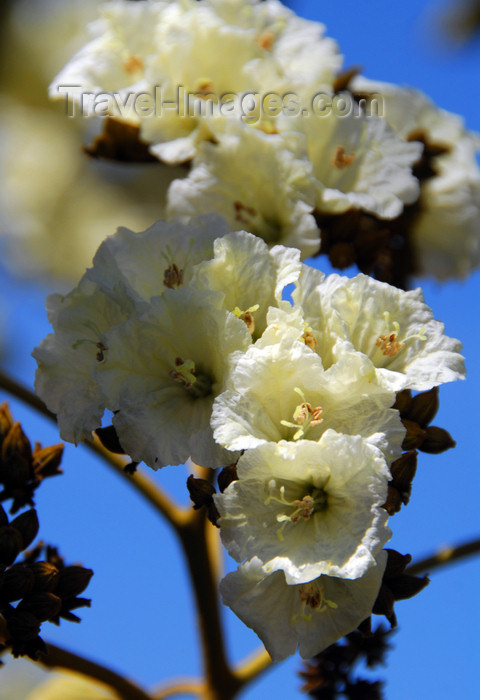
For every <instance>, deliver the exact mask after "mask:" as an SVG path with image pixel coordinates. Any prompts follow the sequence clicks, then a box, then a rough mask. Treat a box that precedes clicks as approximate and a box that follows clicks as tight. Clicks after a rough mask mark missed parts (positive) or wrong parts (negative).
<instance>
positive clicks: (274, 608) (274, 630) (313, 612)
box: [220, 552, 387, 661]
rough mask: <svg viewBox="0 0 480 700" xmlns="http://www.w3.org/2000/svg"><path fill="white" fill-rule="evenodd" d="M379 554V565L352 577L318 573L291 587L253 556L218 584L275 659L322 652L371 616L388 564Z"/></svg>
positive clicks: (235, 611)
mask: <svg viewBox="0 0 480 700" xmlns="http://www.w3.org/2000/svg"><path fill="white" fill-rule="evenodd" d="M386 560H387V557H386V553H385V552H379V554H378V555H377V565H376V566H373V567H371V568H370V569H368V571H367V572H366V573H365V574H364V576H362V577H361V578H357V579H355V580H353V581H351V580H348V579H343V578H335V577H334V576H320V577H319V578H317V579H314V580H313V581H310V582H308V583H302V584H298V585H293V586H289V585H287V584H286V582H285V577H284V575H283V572H281V571H276V572H275V573H273V574H270V575H267V576H266V575H265V572H264V570H263V568H262V563H261V561H260V560H259V559H258V558H256V557H254V558H253V559H251V560H250V561H248V562H247V563H246V564H243V565H242V566H240V567H239V568H238V569H237V571H234V572H232V573H230V574H228V575H227V576H226V577H225V578H224V579H223V581H222V582H221V583H220V591H221V593H222V597H223V602H224V603H225V605H228V606H229V607H230V608H231V609H232V610H233V612H234V613H235V614H236V615H237V616H238V617H239V618H240V619H241V620H242V622H244V623H245V624H246V625H247V626H248V627H250V628H251V629H253V630H254V632H256V633H257V634H258V636H259V637H260V639H261V640H262V642H263V643H264V645H265V647H266V649H267V651H268V653H269V654H270V656H271V657H272V659H273V660H274V661H283V660H284V659H286V658H287V656H290V655H291V654H294V653H295V652H296V650H297V648H298V649H299V652H300V656H301V657H302V658H303V659H310V658H311V657H312V656H315V655H316V654H319V653H320V652H321V651H323V650H324V649H326V647H328V646H330V644H333V643H334V642H336V641H338V640H339V639H341V638H342V637H343V636H344V635H345V634H348V633H349V632H353V630H354V629H356V628H357V627H358V625H359V624H360V623H361V622H363V621H364V620H365V619H366V618H367V617H369V616H370V614H371V612H372V608H373V604H374V603H375V600H376V598H377V595H378V591H379V589H380V585H381V582H382V576H383V572H384V570H385V565H386Z"/></svg>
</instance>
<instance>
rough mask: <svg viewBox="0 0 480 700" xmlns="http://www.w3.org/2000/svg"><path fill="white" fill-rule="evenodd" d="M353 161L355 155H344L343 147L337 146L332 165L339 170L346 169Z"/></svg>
mask: <svg viewBox="0 0 480 700" xmlns="http://www.w3.org/2000/svg"><path fill="white" fill-rule="evenodd" d="M354 160H355V153H350V154H347V153H345V148H344V147H343V146H338V148H337V150H336V151H335V155H334V157H333V165H334V166H335V167H336V168H338V169H339V170H343V169H344V168H348V166H349V165H351V164H352V163H353V161H354Z"/></svg>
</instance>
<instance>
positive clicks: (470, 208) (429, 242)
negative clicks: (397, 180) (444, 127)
mask: <svg viewBox="0 0 480 700" xmlns="http://www.w3.org/2000/svg"><path fill="white" fill-rule="evenodd" d="M478 150H479V142H478V140H474V139H473V138H472V137H470V136H468V135H467V136H464V137H462V138H461V139H459V141H458V142H457V143H456V145H455V148H452V150H451V151H450V153H445V154H444V155H441V156H438V157H437V158H436V159H435V167H436V170H437V173H438V174H437V175H436V176H435V177H433V178H430V179H428V180H427V181H426V182H425V184H424V185H423V187H422V194H421V198H420V206H421V208H420V212H419V215H418V217H417V218H416V219H415V221H414V223H413V227H412V236H413V242H414V245H415V249H416V260H417V262H418V266H419V270H418V272H419V274H421V275H429V276H432V277H436V278H437V279H440V280H445V279H448V278H452V277H457V278H458V277H460V278H464V277H467V275H469V274H470V273H471V272H472V271H473V270H475V269H476V268H478V267H479V266H480V170H479V169H478V163H477V152H478Z"/></svg>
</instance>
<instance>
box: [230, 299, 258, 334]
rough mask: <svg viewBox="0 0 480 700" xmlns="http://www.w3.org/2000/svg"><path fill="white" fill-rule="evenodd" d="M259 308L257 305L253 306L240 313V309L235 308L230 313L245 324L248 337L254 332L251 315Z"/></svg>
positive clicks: (253, 322)
mask: <svg viewBox="0 0 480 700" xmlns="http://www.w3.org/2000/svg"><path fill="white" fill-rule="evenodd" d="M259 308H260V305H259V304H254V305H253V306H250V307H249V308H248V309H246V310H245V311H242V310H241V309H239V308H238V306H236V307H235V308H234V309H233V311H232V313H233V314H234V315H235V316H236V317H237V318H239V319H240V320H241V321H244V322H245V324H246V326H247V328H248V330H249V332H250V335H253V334H254V332H255V321H254V318H253V314H254V313H255V311H258V309H259Z"/></svg>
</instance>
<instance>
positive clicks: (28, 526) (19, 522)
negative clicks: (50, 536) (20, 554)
mask: <svg viewBox="0 0 480 700" xmlns="http://www.w3.org/2000/svg"><path fill="white" fill-rule="evenodd" d="M10 525H11V526H12V527H14V528H16V529H17V530H18V531H19V533H20V534H21V536H22V538H23V547H22V550H23V549H26V548H27V547H28V546H30V545H31V544H32V542H33V540H34V539H35V537H36V536H37V534H38V529H39V527H40V523H39V522H38V517H37V512H36V511H35V510H34V509H33V508H31V509H30V510H27V511H25V513H22V514H21V515H18V516H17V517H16V518H15V519H14V520H12V522H11V523H10Z"/></svg>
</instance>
